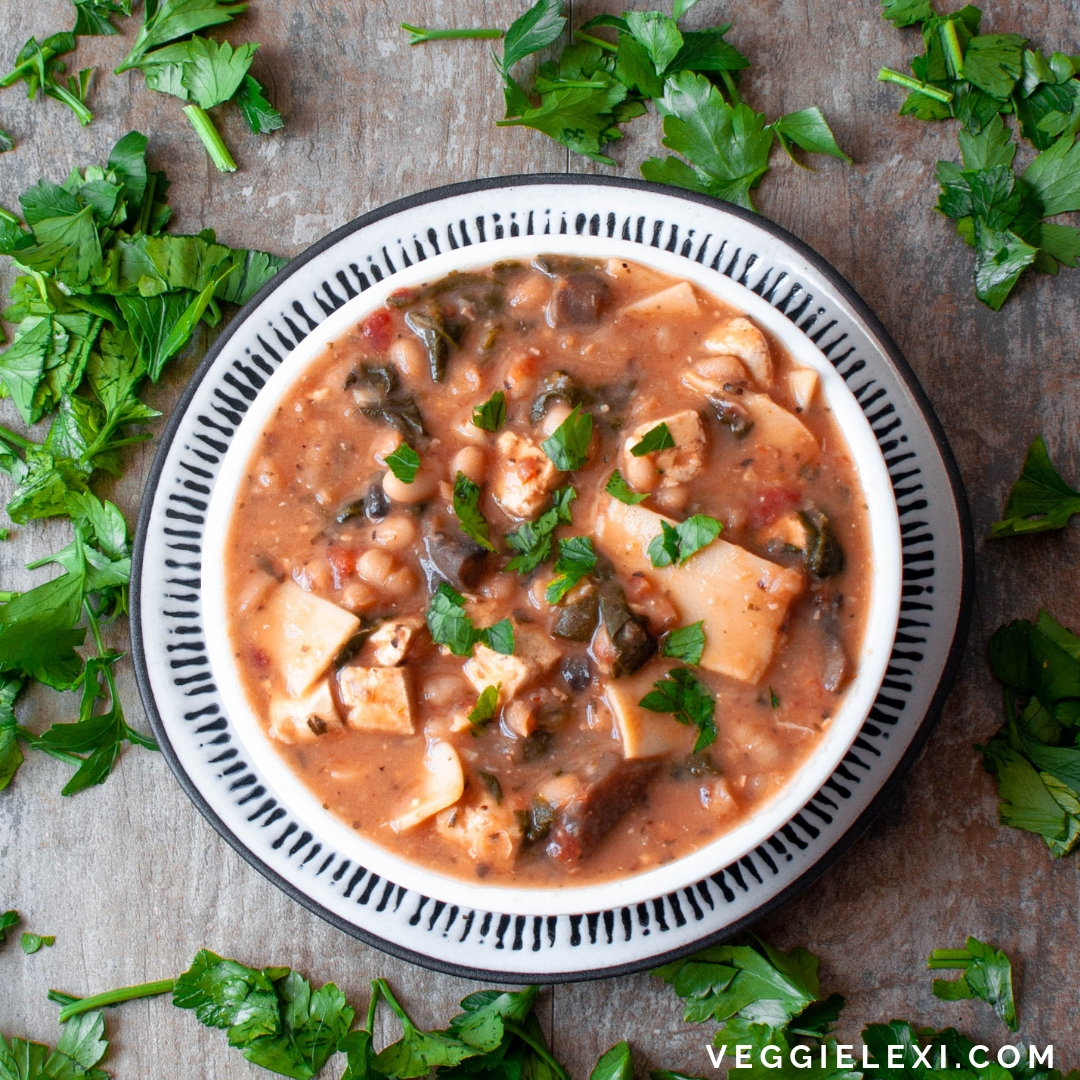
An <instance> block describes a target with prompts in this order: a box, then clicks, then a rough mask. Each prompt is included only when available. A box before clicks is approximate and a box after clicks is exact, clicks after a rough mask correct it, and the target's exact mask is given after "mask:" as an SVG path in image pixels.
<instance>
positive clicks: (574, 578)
mask: <svg viewBox="0 0 1080 1080" xmlns="http://www.w3.org/2000/svg"><path fill="white" fill-rule="evenodd" d="M595 567H596V552H595V551H594V550H593V543H592V540H591V539H590V538H589V537H588V536H572V537H571V538H570V539H569V540H560V541H559V557H558V559H556V560H555V577H554V578H553V579H552V581H551V583H550V584H549V585H548V587H547V593H546V596H547V602H548V603H549V604H557V603H559V602H560V601H561V600H562V598H563V597H564V596H565V595H566V594H567V593H568V592H569V591H570V590H571V589H572V588H573V587H574V586H575V585H576V584H577V583H578V582H579V581H581V579H582V578H583V577H585V576H586V575H587V574H590V573H591V572H592V571H593V570H594V569H595Z"/></svg>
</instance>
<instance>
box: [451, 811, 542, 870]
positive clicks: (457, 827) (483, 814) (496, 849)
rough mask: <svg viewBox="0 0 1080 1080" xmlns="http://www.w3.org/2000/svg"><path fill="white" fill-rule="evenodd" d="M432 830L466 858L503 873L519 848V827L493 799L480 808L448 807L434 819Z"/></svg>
mask: <svg viewBox="0 0 1080 1080" xmlns="http://www.w3.org/2000/svg"><path fill="white" fill-rule="evenodd" d="M435 830H436V831H437V832H438V833H439V835H440V836H442V837H443V838H444V839H446V840H450V841H452V842H453V843H455V844H459V845H460V846H461V847H463V848H464V849H465V851H466V853H467V854H468V856H469V858H470V859H472V860H473V862H475V863H477V864H482V865H484V866H487V867H490V868H492V869H499V870H507V869H509V868H510V866H511V865H512V864H513V862H514V859H515V858H516V857H517V853H518V849H519V848H520V847H521V841H522V830H521V825H520V824H519V823H518V821H517V819H516V818H515V817H514V813H513V811H512V810H510V809H509V808H508V807H502V806H498V805H495V804H494V800H491V801H489V802H485V803H484V804H482V805H480V806H452V807H450V809H448V810H443V811H442V812H441V813H440V814H439V815H438V816H437V817H436V818H435Z"/></svg>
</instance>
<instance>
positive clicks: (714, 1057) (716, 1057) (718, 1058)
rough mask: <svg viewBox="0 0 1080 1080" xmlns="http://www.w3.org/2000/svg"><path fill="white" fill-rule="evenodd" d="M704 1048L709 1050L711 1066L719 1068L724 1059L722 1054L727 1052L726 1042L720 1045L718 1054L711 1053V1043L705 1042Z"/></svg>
mask: <svg viewBox="0 0 1080 1080" xmlns="http://www.w3.org/2000/svg"><path fill="white" fill-rule="evenodd" d="M705 1049H706V1050H708V1051H709V1060H710V1061H711V1062H712V1067H713V1068H714V1069H719V1068H720V1063H721V1062H722V1061H723V1060H724V1055H725V1054H726V1053H727V1043H724V1045H723V1046H721V1047H720V1053H719V1054H714V1053H713V1045H712V1043H707V1044H706V1046H705Z"/></svg>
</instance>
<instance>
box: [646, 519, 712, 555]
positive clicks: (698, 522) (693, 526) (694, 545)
mask: <svg viewBox="0 0 1080 1080" xmlns="http://www.w3.org/2000/svg"><path fill="white" fill-rule="evenodd" d="M722 528H723V526H722V525H721V524H720V522H719V521H717V520H716V518H713V517H709V516H708V515H706V514H694V516H693V517H689V518H687V519H686V520H685V521H683V522H680V523H679V524H678V525H675V526H671V525H669V524H668V523H667V522H666V521H661V522H660V530H661V531H660V535H659V536H654V537H653V539H652V540H650V541H649V548H648V552H649V559H650V560H651V561H652V564H653V566H655V567H662V566H670V565H671V564H672V563H675V564H681V563H684V562H686V560H687V559H689V558H690V556H691V555H693V554H694V553H695V552H697V551H700V550H701V549H702V548H703V547H706V546H707V545H709V544H711V543H712V542H713V541H714V540H715V539H716V538H717V537H718V536H719V535H720V530H721V529H722Z"/></svg>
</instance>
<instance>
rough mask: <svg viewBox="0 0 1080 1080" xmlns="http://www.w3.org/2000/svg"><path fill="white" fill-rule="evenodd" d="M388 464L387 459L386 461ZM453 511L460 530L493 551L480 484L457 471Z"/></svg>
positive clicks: (493, 546)
mask: <svg viewBox="0 0 1080 1080" xmlns="http://www.w3.org/2000/svg"><path fill="white" fill-rule="evenodd" d="M387 463H388V464H389V460H388V461H387ZM454 513H455V514H456V515H457V519H458V525H459V526H460V527H461V531H462V532H463V533H464V534H465V535H466V536H468V537H470V538H471V539H473V540H475V541H476V542H477V543H478V544H479V545H480V546H481V547H483V548H487V550H488V551H494V550H495V545H494V544H493V543H492V542H491V540H490V538H489V536H488V523H487V519H486V518H485V517H484V515H483V514H482V513H481V512H480V485H479V484H474V483H473V482H472V481H471V480H470V479H469V478H468V477H467V476H466V475H465V474H464V473H461V472H459V473H458V474H457V478H456V479H455V480H454Z"/></svg>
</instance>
